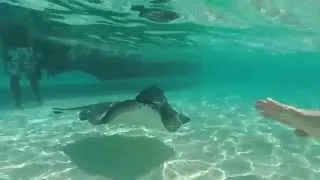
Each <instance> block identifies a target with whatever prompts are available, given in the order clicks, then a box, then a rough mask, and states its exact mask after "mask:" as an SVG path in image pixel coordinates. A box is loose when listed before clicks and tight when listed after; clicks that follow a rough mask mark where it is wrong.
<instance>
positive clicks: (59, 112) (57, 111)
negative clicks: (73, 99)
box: [52, 105, 92, 114]
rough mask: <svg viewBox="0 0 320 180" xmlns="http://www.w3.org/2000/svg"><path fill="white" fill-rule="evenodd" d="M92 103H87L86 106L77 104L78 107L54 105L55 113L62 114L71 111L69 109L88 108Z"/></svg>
mask: <svg viewBox="0 0 320 180" xmlns="http://www.w3.org/2000/svg"><path fill="white" fill-rule="evenodd" d="M90 106H92V105H85V106H77V107H70V108H61V107H56V108H55V107H54V108H52V109H53V113H54V114H61V113H65V112H69V111H80V110H83V109H85V108H88V107H90Z"/></svg>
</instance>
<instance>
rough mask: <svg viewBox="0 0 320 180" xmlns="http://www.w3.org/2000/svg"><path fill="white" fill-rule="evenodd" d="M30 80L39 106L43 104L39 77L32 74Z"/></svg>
mask: <svg viewBox="0 0 320 180" xmlns="http://www.w3.org/2000/svg"><path fill="white" fill-rule="evenodd" d="M28 79H29V83H30V86H31V89H32V92H33V94H34V96H35V98H36V100H37V102H38V103H39V104H42V97H41V93H40V87H39V82H40V80H39V77H38V76H37V75H36V74H35V73H32V74H29V75H28Z"/></svg>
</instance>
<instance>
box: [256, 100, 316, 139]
mask: <svg viewBox="0 0 320 180" xmlns="http://www.w3.org/2000/svg"><path fill="white" fill-rule="evenodd" d="M256 109H257V110H258V111H259V112H260V113H261V114H262V115H263V116H265V117H267V118H271V119H273V120H276V121H279V122H281V123H284V124H286V125H288V126H290V127H292V128H295V133H296V134H297V135H299V136H303V137H306V136H310V135H311V136H314V137H320V131H319V130H320V111H313V110H306V109H300V108H296V107H293V106H289V105H286V104H282V103H280V102H277V101H275V100H273V99H271V98H267V99H266V100H259V101H257V102H256Z"/></svg>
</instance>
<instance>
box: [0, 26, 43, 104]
mask: <svg viewBox="0 0 320 180" xmlns="http://www.w3.org/2000/svg"><path fill="white" fill-rule="evenodd" d="M0 41H1V42H0V44H2V48H1V50H2V52H3V53H2V54H3V61H4V66H5V67H4V68H5V71H6V72H7V74H8V75H9V77H10V89H11V92H12V95H13V98H14V100H15V106H16V108H18V109H20V108H22V97H21V94H22V93H21V87H20V79H21V76H22V75H26V77H27V79H28V80H29V83H30V86H31V89H32V91H33V93H34V95H35V98H36V100H37V101H38V102H39V103H40V104H41V103H42V98H41V95H40V90H39V81H40V79H41V69H40V66H39V60H40V57H41V56H40V54H41V53H37V52H36V51H35V50H34V47H33V38H32V37H31V33H30V29H29V27H27V26H26V25H20V24H3V25H1V26H0Z"/></svg>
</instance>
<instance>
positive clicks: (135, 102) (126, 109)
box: [53, 86, 190, 132]
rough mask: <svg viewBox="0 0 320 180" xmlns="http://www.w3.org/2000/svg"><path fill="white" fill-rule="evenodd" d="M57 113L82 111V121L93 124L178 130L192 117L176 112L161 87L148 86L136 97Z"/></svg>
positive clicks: (59, 109)
mask: <svg viewBox="0 0 320 180" xmlns="http://www.w3.org/2000/svg"><path fill="white" fill-rule="evenodd" d="M53 111H54V113H64V112H67V111H79V120H82V121H88V122H89V123H91V124H93V125H101V124H115V123H116V124H124V125H126V126H144V127H146V128H152V129H153V128H156V129H164V130H166V131H169V132H176V131H177V130H179V128H180V127H181V126H182V125H184V124H186V123H188V122H190V118H189V117H188V116H186V115H185V114H183V113H180V112H178V111H176V110H175V109H174V108H173V107H172V106H171V105H170V104H169V102H168V101H167V98H166V97H165V95H164V93H163V91H162V89H160V88H159V87H157V86H150V87H147V88H144V89H143V90H142V91H141V92H140V93H139V94H138V95H137V96H136V97H135V98H134V99H127V100H123V101H113V102H102V103H96V104H91V105H85V106H79V107H72V108H54V109H53Z"/></svg>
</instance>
